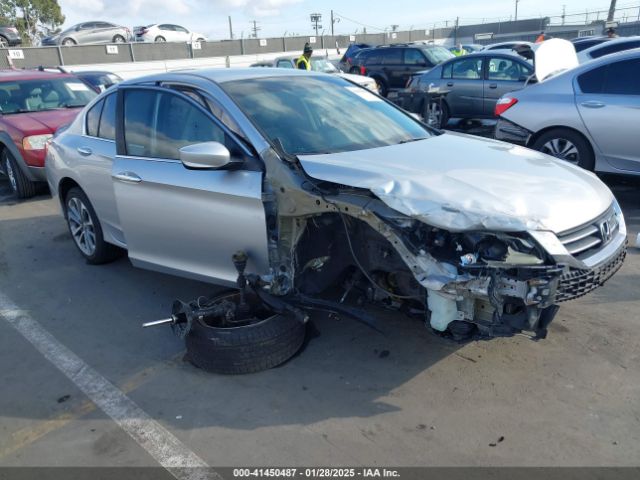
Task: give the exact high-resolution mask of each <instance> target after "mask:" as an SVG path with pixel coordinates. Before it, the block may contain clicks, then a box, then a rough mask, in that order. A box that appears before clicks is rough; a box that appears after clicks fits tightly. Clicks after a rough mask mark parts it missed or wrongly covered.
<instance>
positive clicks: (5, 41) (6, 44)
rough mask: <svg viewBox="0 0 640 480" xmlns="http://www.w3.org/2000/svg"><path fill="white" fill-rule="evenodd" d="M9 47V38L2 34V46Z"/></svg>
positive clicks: (0, 36) (0, 40)
mask: <svg viewBox="0 0 640 480" xmlns="http://www.w3.org/2000/svg"><path fill="white" fill-rule="evenodd" d="M8 47H9V40H7V39H6V38H4V37H3V36H2V35H0V48H8Z"/></svg>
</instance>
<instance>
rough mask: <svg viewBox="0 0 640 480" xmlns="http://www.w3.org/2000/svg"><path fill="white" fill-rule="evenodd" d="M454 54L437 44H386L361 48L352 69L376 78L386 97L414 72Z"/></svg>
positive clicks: (381, 92)
mask: <svg viewBox="0 0 640 480" xmlns="http://www.w3.org/2000/svg"><path fill="white" fill-rule="evenodd" d="M453 57H454V55H453V53H451V52H450V51H449V50H447V49H446V48H444V47H440V46H438V45H425V44H397V45H385V46H379V47H375V48H367V49H364V50H361V51H359V52H358V53H357V54H356V56H355V58H354V59H353V66H352V67H351V69H350V70H349V73H359V74H360V75H367V76H369V77H371V78H374V79H375V80H376V81H377V82H378V85H379V86H380V94H381V95H382V96H385V97H386V96H387V93H389V90H391V89H396V88H404V87H405V85H406V84H407V81H408V80H409V79H410V78H411V76H412V75H414V74H415V73H417V72H421V71H424V70H429V69H431V68H433V67H435V66H436V65H439V64H440V63H442V62H444V61H445V60H448V59H450V58H453Z"/></svg>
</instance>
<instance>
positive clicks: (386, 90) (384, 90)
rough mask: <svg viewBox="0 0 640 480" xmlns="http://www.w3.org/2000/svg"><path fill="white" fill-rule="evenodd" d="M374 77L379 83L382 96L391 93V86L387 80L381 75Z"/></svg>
mask: <svg viewBox="0 0 640 480" xmlns="http://www.w3.org/2000/svg"><path fill="white" fill-rule="evenodd" d="M373 79H374V80H375V81H376V83H377V84H378V92H380V96H381V97H386V96H387V95H388V94H389V86H388V85H387V82H385V81H384V80H383V79H381V78H379V77H373Z"/></svg>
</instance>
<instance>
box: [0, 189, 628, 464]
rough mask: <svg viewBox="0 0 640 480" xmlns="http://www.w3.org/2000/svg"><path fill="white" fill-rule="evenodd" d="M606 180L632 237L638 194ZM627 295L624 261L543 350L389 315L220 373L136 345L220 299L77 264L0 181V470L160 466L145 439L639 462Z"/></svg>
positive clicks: (209, 457) (162, 338) (161, 340)
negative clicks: (448, 335) (181, 313)
mask: <svg viewBox="0 0 640 480" xmlns="http://www.w3.org/2000/svg"><path fill="white" fill-rule="evenodd" d="M607 182H608V183H609V184H610V185H611V186H612V188H613V189H614V192H615V193H616V195H617V196H618V198H619V199H620V201H621V203H622V205H623V209H624V211H625V215H626V218H627V221H628V222H629V226H630V230H631V232H632V233H631V234H630V239H631V240H635V235H636V234H637V233H638V231H640V193H639V192H640V189H639V182H638V181H635V180H629V179H620V178H610V179H607ZM639 285H640V255H639V250H638V249H635V248H631V249H630V251H629V256H628V258H627V260H626V262H625V265H624V266H623V268H622V270H621V271H620V272H619V273H618V274H617V275H616V276H615V277H614V278H613V279H612V280H611V281H609V282H608V283H607V284H606V285H605V286H604V287H602V288H600V289H598V290H597V291H595V292H593V293H592V294H590V295H588V296H586V297H584V298H581V299H579V300H576V301H573V302H569V303H567V304H564V305H563V306H562V308H561V310H560V313H559V314H558V316H557V317H556V320H555V321H554V323H553V324H552V326H551V328H550V334H549V337H548V338H547V339H546V340H544V341H540V342H537V343H536V342H532V341H530V340H528V339H525V338H522V337H515V338H509V339H497V340H493V341H489V342H473V343H469V344H466V345H458V344H455V343H450V342H449V341H446V340H443V339H441V338H438V337H435V336H433V335H432V334H431V333H429V332H428V331H427V329H426V328H425V326H424V325H423V324H422V322H421V321H420V320H417V319H409V318H406V317H403V316H401V315H399V314H395V313H390V312H384V311H379V312H377V315H378V317H379V318H380V321H381V325H382V327H383V331H384V334H380V333H378V332H376V331H373V330H371V329H370V328H368V327H367V326H364V325H362V324H359V323H357V322H354V321H351V320H348V319H335V318H329V317H327V316H325V315H316V316H314V318H313V321H312V325H311V326H310V327H309V332H308V342H307V344H306V345H305V347H304V349H303V350H302V351H301V352H300V353H299V355H297V356H296V357H295V358H293V359H292V360H291V361H289V362H288V363H286V364H285V365H283V366H281V367H279V368H276V369H273V370H270V371H266V372H262V373H258V374H253V375H246V376H220V375H214V374H209V373H205V372H203V371H201V370H198V369H197V368H195V367H193V366H192V365H191V364H190V363H188V362H186V361H185V360H184V358H183V357H184V348H183V344H182V341H181V340H179V339H178V338H176V337H174V336H173V334H172V333H171V331H170V329H169V328H168V327H162V328H160V327H159V328H155V329H142V328H141V324H142V323H143V322H146V321H151V320H156V319H160V318H163V317H166V316H167V314H168V313H169V311H170V306H171V303H172V301H173V300H174V299H176V298H180V299H183V300H190V299H193V298H195V297H197V296H199V295H203V294H210V293H211V292H212V291H214V290H215V287H214V286H211V285H207V284H203V283H198V282H192V281H187V280H183V279H180V278H176V277H172V276H168V275H162V274H158V273H153V272H147V271H144V270H140V269H136V268H134V267H132V266H131V264H130V263H129V261H128V260H127V259H126V257H125V258H121V259H120V260H118V261H116V262H114V263H112V264H109V265H103V266H91V265H87V264H86V263H85V262H84V261H83V260H82V258H81V256H80V254H79V253H78V252H77V251H76V248H75V246H74V245H73V243H72V240H71V238H70V236H69V233H68V232H67V229H66V226H65V223H64V221H63V219H62V217H61V216H60V215H59V209H58V205H57V202H56V201H55V200H53V199H51V198H50V197H48V196H46V195H41V196H38V197H36V198H34V199H32V200H29V201H25V202H17V201H15V200H13V199H12V197H11V196H10V195H9V192H8V185H7V183H6V181H5V180H4V179H1V178H0V300H2V302H3V304H2V306H0V310H3V312H0V364H1V365H2V366H3V368H2V369H1V370H0V389H1V391H2V395H0V466H114V465H119V466H125V465H126V466H156V465H158V462H159V460H158V456H157V452H156V451H154V450H153V448H152V447H153V446H151V447H149V445H148V442H149V441H150V440H149V438H147V439H146V440H147V443H146V444H145V437H144V435H145V434H146V432H151V431H152V432H160V433H157V435H158V436H160V437H162V438H165V439H168V440H167V441H173V440H171V439H172V438H173V439H174V440H175V443H174V444H171V445H176V447H175V449H176V452H177V453H176V454H181V452H182V453H184V455H187V456H188V455H190V454H193V455H194V457H193V458H197V459H201V460H202V461H203V462H205V463H206V464H208V465H211V466H221V465H224V466H245V465H352V466H357V465H374V466H375V465H389V466H423V465H428V466H433V465H438V466H460V465H465V466H476V465H483V466H502V465H513V466H522V465H529V466H539V465H546V466H606V465H612V466H625V465H627V466H633V465H638V462H639V461H640V328H639V327H640V325H639V323H640V317H639V315H638V312H639V311H640V298H639V295H638V287H639ZM2 302H0V303H2ZM12 322H13V323H12ZM28 339H29V340H28ZM61 362H62V363H61ZM94 387H95V388H94ZM105 399H106V400H105ZM109 402H111V403H109ZM136 409H138V410H136ZM131 412H134V413H131ZM132 415H133V416H135V417H136V418H138V419H140V418H141V419H142V420H143V422H142V424H141V426H140V428H142V430H136V428H138V427H136V425H133V426H132V424H131V422H130V421H129V420H130V419H129V417H128V416H132ZM145 428H152V430H145ZM153 429H156V430H153ZM152 436H153V435H152ZM151 440H153V439H151ZM183 448H184V452H183V450H182V449H183ZM185 452H186V453H185ZM165 453H166V452H165ZM169 453H173V452H172V451H170V452H169ZM181 458H182V457H181Z"/></svg>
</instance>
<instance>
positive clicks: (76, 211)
mask: <svg viewBox="0 0 640 480" xmlns="http://www.w3.org/2000/svg"><path fill="white" fill-rule="evenodd" d="M67 222H68V223H69V230H70V231H71V235H72V236H73V240H74V241H75V242H76V245H77V246H78V248H79V249H80V251H81V252H82V253H84V254H85V255H86V256H88V257H90V256H92V255H93V254H94V253H95V251H96V232H95V228H94V225H93V221H92V220H91V214H90V213H89V210H88V209H87V207H86V206H85V204H84V203H83V202H82V200H80V199H79V198H78V197H72V198H70V199H69V201H68V202H67Z"/></svg>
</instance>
